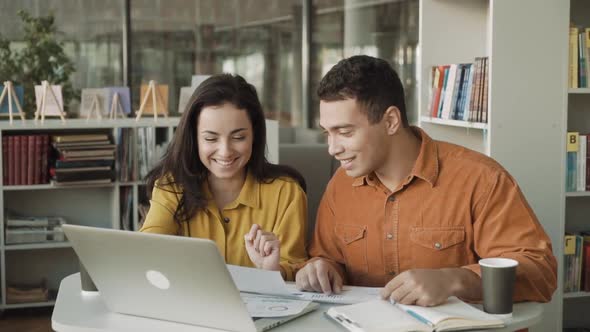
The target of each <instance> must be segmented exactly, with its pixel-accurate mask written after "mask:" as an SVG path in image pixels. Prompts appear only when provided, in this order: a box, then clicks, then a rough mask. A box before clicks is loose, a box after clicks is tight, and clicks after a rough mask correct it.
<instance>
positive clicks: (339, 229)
mask: <svg viewBox="0 0 590 332" xmlns="http://www.w3.org/2000/svg"><path fill="white" fill-rule="evenodd" d="M334 233H335V234H336V237H338V239H339V241H340V242H341V243H340V248H341V249H342V253H343V254H344V260H345V262H346V270H347V272H349V273H351V274H353V275H356V274H366V273H367V271H368V266H367V237H366V235H367V226H364V225H363V226H360V225H343V224H337V225H336V226H335V228H334Z"/></svg>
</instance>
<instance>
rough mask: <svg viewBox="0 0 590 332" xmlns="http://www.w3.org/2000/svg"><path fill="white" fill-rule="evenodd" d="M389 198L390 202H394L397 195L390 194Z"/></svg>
mask: <svg viewBox="0 0 590 332" xmlns="http://www.w3.org/2000/svg"><path fill="white" fill-rule="evenodd" d="M387 200H388V201H390V202H393V201H395V196H389V198H388V199H387Z"/></svg>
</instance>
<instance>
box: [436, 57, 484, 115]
mask: <svg viewBox="0 0 590 332" xmlns="http://www.w3.org/2000/svg"><path fill="white" fill-rule="evenodd" d="M488 62H489V61H488V58H487V57H477V58H475V62H474V63H459V64H451V65H441V66H435V67H432V76H431V77H432V85H431V93H430V103H429V105H430V116H431V117H433V118H440V119H447V120H461V121H470V122H484V123H487V121H488V106H487V105H488V76H489V74H488V68H489V64H488Z"/></svg>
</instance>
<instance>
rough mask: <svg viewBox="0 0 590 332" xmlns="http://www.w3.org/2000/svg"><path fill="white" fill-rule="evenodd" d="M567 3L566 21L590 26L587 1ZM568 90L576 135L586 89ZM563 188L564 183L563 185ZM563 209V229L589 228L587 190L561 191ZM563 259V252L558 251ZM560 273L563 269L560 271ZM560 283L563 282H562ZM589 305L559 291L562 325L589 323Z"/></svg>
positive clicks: (585, 130)
mask: <svg viewBox="0 0 590 332" xmlns="http://www.w3.org/2000/svg"><path fill="white" fill-rule="evenodd" d="M566 3H568V4H569V11H568V14H569V16H568V19H569V21H568V23H571V24H573V25H575V26H578V27H584V28H586V27H590V3H588V1H585V0H571V1H566ZM568 38H569V34H564V35H563V39H564V40H565V41H566V43H565V44H566V45H567V46H566V47H568V50H569V44H568ZM563 66H566V67H565V68H566V74H565V75H566V78H567V77H568V69H569V68H568V66H569V59H567V60H566V61H565V62H564V63H563ZM564 86H565V89H566V90H567V92H568V96H567V100H566V103H565V105H564V110H565V114H566V115H565V117H566V125H567V127H566V128H567V130H566V131H577V132H580V134H590V113H588V109H589V108H590V88H568V86H569V85H568V81H566V82H565V83H564ZM562 144H563V145H564V146H565V144H566V138H565V136H564V137H563V138H562ZM561 160H562V162H563V164H564V171H563V172H562V173H561V174H562V176H563V178H564V182H565V174H566V173H565V165H566V161H565V160H566V155H565V152H564V154H563V156H562V159H561ZM563 188H564V189H563V190H564V191H565V186H563ZM564 202H565V212H564V222H563V230H562V236H563V232H572V233H575V232H578V231H588V230H590V192H589V191H576V192H565V199H564ZM562 260H563V251H562ZM561 273H562V274H563V273H564V272H563V271H562V272H561ZM562 283H563V282H562ZM588 308H590V292H572V293H564V294H563V327H580V326H585V327H589V326H590V317H589V316H588Z"/></svg>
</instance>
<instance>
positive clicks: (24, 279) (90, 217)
mask: <svg viewBox="0 0 590 332" xmlns="http://www.w3.org/2000/svg"><path fill="white" fill-rule="evenodd" d="M178 120H179V118H167V119H166V118H159V119H158V120H157V121H154V119H153V118H143V119H140V120H139V121H135V119H118V120H107V119H104V120H100V121H99V120H92V121H89V122H86V120H85V119H67V121H66V123H62V122H61V121H59V120H46V121H45V123H43V124H41V123H40V122H35V121H33V120H26V121H25V122H24V123H23V122H21V121H18V120H17V121H15V123H14V124H13V125H12V126H11V125H10V124H9V123H8V122H2V123H0V137H2V136H4V135H12V134H32V133H47V134H50V135H51V134H58V133H62V134H63V133H91V132H101V133H107V134H110V135H111V136H112V138H113V140H114V142H115V143H118V142H117V141H116V140H117V139H118V136H117V131H118V129H119V128H130V129H131V130H132V131H133V132H134V133H135V134H136V129H137V128H156V129H155V130H156V142H158V143H159V142H161V141H169V140H170V139H171V138H172V133H173V132H174V128H175V127H176V125H177V123H178ZM134 149H137V146H136V145H134ZM137 152H138V151H137V150H135V151H134V156H135V158H137ZM1 156H2V154H1V153H0V158H1ZM116 164H117V166H118V164H119V161H118V160H117V161H116ZM1 165H2V163H1V162H0V167H1ZM133 165H134V167H137V163H136V162H134V163H133ZM117 169H118V168H117ZM123 187H132V193H133V196H132V200H133V209H132V211H131V213H130V218H131V220H130V224H131V225H133V226H134V229H136V227H137V224H138V213H137V205H138V203H137V202H138V199H139V196H140V195H139V193H140V191H141V187H142V181H140V180H134V181H129V182H124V183H123V182H119V181H118V174H117V177H116V180H115V182H113V183H108V184H96V185H81V186H67V187H66V186H55V185H52V184H39V185H30V186H23V185H19V186H1V189H2V190H1V191H0V202H2V207H3V209H1V210H0V235H1V237H0V293H1V294H2V296H1V301H0V310H3V309H12V308H28V307H40V306H52V305H54V303H55V302H54V301H53V300H50V301H47V302H37V303H18V304H9V303H7V301H6V287H7V285H9V284H12V283H25V284H26V283H38V282H39V281H40V280H41V279H45V280H46V282H47V286H48V288H49V289H50V290H52V291H53V293H55V291H56V290H57V289H58V287H59V283H60V281H61V279H62V278H63V277H65V276H67V275H69V274H71V273H74V272H77V271H78V263H77V258H76V256H75V253H74V251H73V250H72V248H71V244H70V243H69V242H55V243H31V244H11V245H7V244H5V237H4V228H5V226H4V209H6V208H9V209H12V210H15V211H17V212H19V213H23V214H28V215H35V216H44V215H58V216H63V217H64V218H66V220H67V221H68V222H69V223H73V224H79V225H88V226H95V227H105V228H116V229H118V228H120V223H121V220H120V219H121V211H120V203H119V200H120V191H121V188H123ZM53 295H55V294H53Z"/></svg>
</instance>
